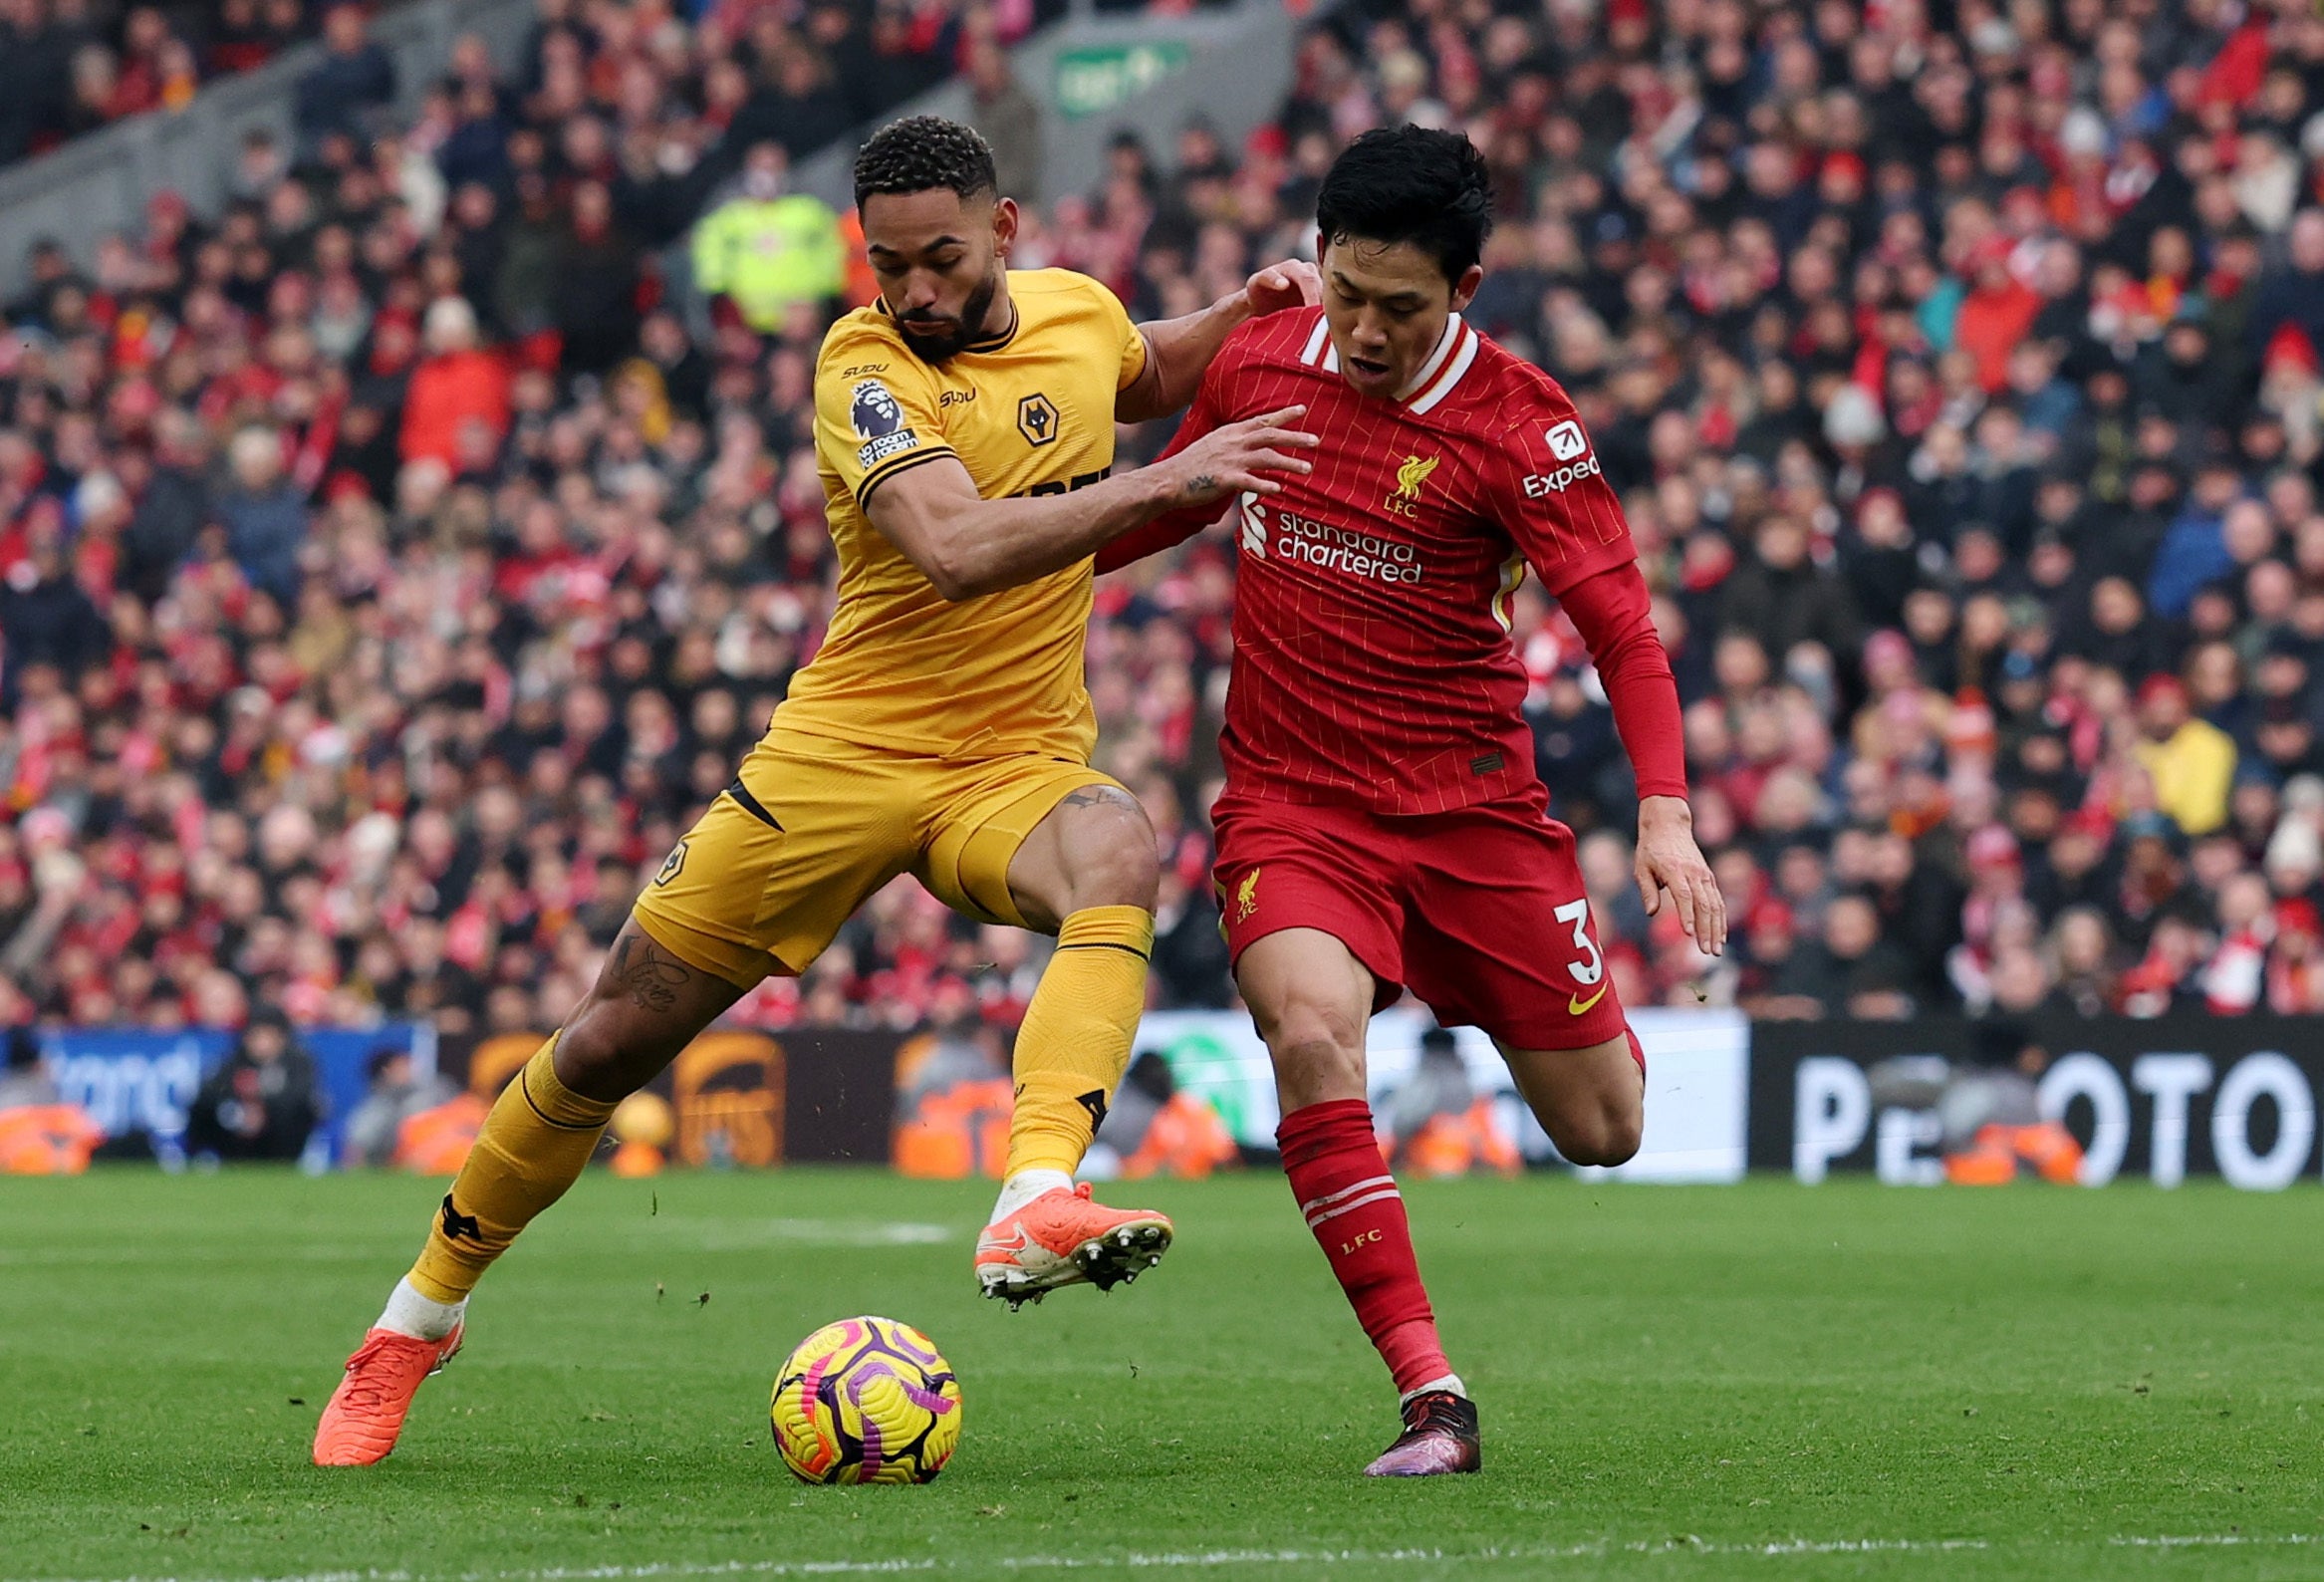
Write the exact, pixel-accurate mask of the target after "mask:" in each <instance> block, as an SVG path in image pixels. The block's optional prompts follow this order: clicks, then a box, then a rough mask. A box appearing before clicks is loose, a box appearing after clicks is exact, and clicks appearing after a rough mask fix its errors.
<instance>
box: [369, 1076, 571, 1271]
mask: <svg viewBox="0 0 2324 1582" xmlns="http://www.w3.org/2000/svg"><path fill="white" fill-rule="evenodd" d="M556 1048H557V1040H556V1038H555V1037H554V1036H553V1035H552V1036H551V1038H550V1039H549V1041H548V1042H547V1043H545V1044H543V1045H542V1046H541V1047H540V1050H539V1052H538V1053H536V1054H535V1055H534V1056H533V1058H532V1059H530V1060H528V1061H526V1062H525V1066H524V1069H523V1070H522V1071H519V1072H518V1073H517V1074H516V1080H515V1081H513V1082H511V1083H510V1084H509V1085H508V1086H507V1087H505V1088H503V1089H501V1090H500V1099H499V1101H498V1102H497V1103H495V1104H494V1105H493V1106H492V1113H491V1114H490V1115H488V1116H486V1117H485V1118H484V1130H483V1131H482V1132H481V1133H480V1134H478V1136H477V1138H476V1147H475V1148H474V1150H473V1151H471V1152H470V1153H469V1155H468V1163H467V1164H465V1165H463V1166H461V1167H460V1174H459V1176H458V1178H457V1179H456V1180H454V1181H453V1183H452V1189H451V1190H450V1191H449V1192H448V1193H446V1194H445V1196H444V1200H443V1206H442V1207H441V1208H440V1209H438V1210H437V1212H436V1220H435V1223H434V1225H432V1226H431V1227H429V1229H428V1232H427V1245H426V1246H425V1247H423V1248H421V1249H420V1253H419V1261H418V1262H417V1263H414V1264H413V1265H412V1266H411V1273H410V1274H409V1275H407V1276H406V1278H408V1279H409V1280H410V1281H411V1284H412V1286H413V1288H414V1289H416V1290H417V1291H418V1292H419V1294H420V1295H422V1296H424V1297H426V1298H427V1299H428V1300H429V1301H431V1302H457V1301H459V1300H461V1299H462V1298H463V1297H465V1296H466V1295H467V1294H468V1293H469V1292H470V1291H472V1290H474V1289H475V1288H476V1282H477V1281H478V1280H481V1279H482V1278H484V1271H485V1270H486V1269H488V1268H490V1267H492V1260H493V1259H494V1258H497V1257H499V1256H500V1255H501V1254H502V1253H503V1252H506V1251H507V1250H508V1244H509V1243H510V1242H511V1241H514V1240H515V1239H516V1236H517V1232H518V1231H520V1230H522V1229H524V1227H525V1226H526V1225H528V1224H531V1223H532V1221H533V1216H534V1215H535V1214H537V1213H539V1212H540V1211H541V1210H542V1209H544V1208H546V1207H548V1206H549V1205H550V1204H551V1203H553V1202H555V1201H556V1200H557V1199H558V1198H560V1197H562V1196H564V1195H565V1188H566V1187H568V1186H572V1185H573V1184H574V1182H576V1181H577V1180H579V1179H580V1177H581V1172H582V1169H583V1167H584V1166H586V1165H588V1164H589V1157H590V1155H592V1154H594V1153H596V1152H597V1140H598V1139H599V1138H600V1137H601V1136H603V1135H604V1133H605V1129H606V1121H607V1119H608V1118H609V1117H610V1116H612V1114H613V1113H614V1107H613V1106H612V1105H610V1104H602V1103H600V1102H599V1101H597V1100H596V1099H585V1098H583V1097H582V1096H581V1095H580V1094H578V1093H575V1092H574V1091H573V1090H572V1089H570V1088H568V1087H566V1086H565V1084H564V1083H562V1082H559V1081H558V1080H557V1072H556V1068H555V1066H554V1065H553V1064H552V1063H551V1060H550V1056H551V1055H552V1054H553V1053H554V1051H555V1050H556Z"/></svg>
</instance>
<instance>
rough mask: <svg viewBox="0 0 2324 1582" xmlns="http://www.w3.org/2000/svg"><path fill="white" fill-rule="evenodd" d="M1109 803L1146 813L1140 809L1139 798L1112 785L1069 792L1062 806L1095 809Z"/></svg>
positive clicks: (1087, 786) (1095, 786)
mask: <svg viewBox="0 0 2324 1582" xmlns="http://www.w3.org/2000/svg"><path fill="white" fill-rule="evenodd" d="M1108 803H1111V804H1113V805H1114V806H1115V807H1120V808H1132V809H1136V810H1137V811H1140V812H1144V811H1145V810H1144V809H1143V808H1142V807H1140V805H1139V801H1138V798H1136V797H1134V796H1132V795H1131V794H1130V793H1129V792H1127V791H1125V790H1123V789H1122V788H1121V787H1120V786H1112V785H1086V786H1083V787H1082V788H1081V789H1079V790H1078V791H1068V792H1067V793H1066V794H1065V800H1064V802H1063V803H1062V804H1061V805H1062V806H1064V807H1069V808H1095V807H1104V806H1106V805H1107V804H1108Z"/></svg>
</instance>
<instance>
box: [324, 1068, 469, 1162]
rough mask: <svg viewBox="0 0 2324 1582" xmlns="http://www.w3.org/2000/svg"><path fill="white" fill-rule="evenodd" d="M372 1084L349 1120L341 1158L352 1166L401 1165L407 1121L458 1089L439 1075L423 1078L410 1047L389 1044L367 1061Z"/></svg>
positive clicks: (367, 1072) (366, 1070)
mask: <svg viewBox="0 0 2324 1582" xmlns="http://www.w3.org/2000/svg"><path fill="white" fill-rule="evenodd" d="M365 1075H366V1077H367V1078H368V1079H369V1082H370V1086H369V1087H368V1088H367V1089H366V1090H365V1092H364V1099H363V1103H361V1104H359V1105H357V1106H356V1109H355V1113H354V1114H353V1115H351V1116H349V1117H348V1118H347V1130H346V1133H345V1138H344V1141H343V1143H342V1144H341V1150H340V1157H341V1160H342V1162H343V1163H346V1164H349V1165H391V1164H394V1163H396V1162H397V1151H398V1144H399V1143H400V1142H401V1140H402V1134H403V1126H404V1123H405V1122H407V1121H409V1120H411V1119H412V1118H413V1117H414V1116H418V1115H423V1114H425V1113H426V1112H428V1111H430V1110H433V1109H435V1108H436V1107H437V1106H438V1105H441V1104H443V1103H445V1102H446V1101H448V1100H449V1099H451V1098H452V1097H453V1096H454V1094H455V1093H456V1092H457V1091H458V1090H457V1089H455V1088H454V1087H453V1086H452V1084H451V1083H450V1082H449V1081H447V1080H446V1079H445V1078H444V1077H443V1076H442V1075H441V1074H440V1073H436V1072H430V1073H428V1074H427V1075H425V1076H422V1075H420V1074H419V1072H418V1069H417V1066H416V1063H415V1062H414V1061H413V1060H412V1058H411V1052H410V1051H409V1050H407V1049H398V1048H395V1047H393V1046H388V1047H386V1048H382V1049H377V1050H374V1051H373V1052H372V1057H371V1059H370V1060H369V1061H367V1062H366V1063H365Z"/></svg>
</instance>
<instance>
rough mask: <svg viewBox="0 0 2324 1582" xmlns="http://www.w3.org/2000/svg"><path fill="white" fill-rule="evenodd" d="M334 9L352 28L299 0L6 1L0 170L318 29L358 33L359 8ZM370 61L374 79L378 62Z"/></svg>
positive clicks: (180, 97) (256, 61) (0, 30)
mask: <svg viewBox="0 0 2324 1582" xmlns="http://www.w3.org/2000/svg"><path fill="white" fill-rule="evenodd" d="M342 4H343V5H344V8H345V9H346V10H348V11H349V12H350V13H351V17H350V19H349V20H348V21H343V22H336V23H334V22H331V21H328V20H324V21H322V22H321V23H319V22H318V17H317V12H318V11H319V10H320V9H322V8H319V7H316V6H314V5H311V4H309V3H307V0H217V3H215V4H205V5H191V4H184V3H172V0H152V3H147V4H129V5H117V4H107V3H103V0H6V3H5V4H0V165H9V164H14V163H15V162H16V161H18V160H19V159H23V158H27V157H29V156H31V155H33V154H38V153H44V152H46V151H48V150H49V149H51V148H54V147H57V146H58V145H59V144H61V143H64V142H67V141H69V140H70V139H72V138H74V137H78V136H81V135H82V134H84V133H86V132H94V131H96V130H97V129H98V128H100V127H104V126H107V125H110V124H111V123H113V122H117V121H121V120H123V119H124V118H126V117H129V116H141V115H143V114H145V113H146V112H147V111H154V110H183V109H184V108H185V107H186V105H187V104H189V103H191V101H192V99H193V96H194V95H195V94H196V93H197V92H199V91H200V89H201V85H202V84H203V83H205V82H208V81H209V80H211V79H212V78H217V77H224V76H229V75H231V74H233V73H235V72H246V71H249V70H250V69H252V68H253V67H257V66H263V65H264V64H265V63H266V62H268V61H270V60H272V59H273V58H274V57H275V56H277V55H279V54H281V53H282V52H283V51H284V50H287V49H289V48H290V47H291V46H292V45H294V44H298V43H301V42H303V41H305V40H307V39H310V38H313V37H315V36H316V35H317V33H318V32H319V31H333V30H336V31H339V32H341V33H343V34H344V32H345V31H346V30H347V29H349V28H351V27H355V28H360V26H361V21H362V13H361V11H360V10H358V9H357V8H356V7H355V6H353V5H345V4H344V0H342ZM367 64H368V66H369V67H370V71H371V74H372V75H373V76H374V77H376V75H377V72H378V69H379V66H380V65H381V64H382V63H381V59H380V58H378V57H376V56H375V57H374V58H373V59H372V60H371V61H369V62H368V63H367ZM366 86H373V85H372V84H369V83H367V85H366ZM387 86H388V88H389V90H390V91H391V90H392V77H391V76H390V77H389V79H388V84H387Z"/></svg>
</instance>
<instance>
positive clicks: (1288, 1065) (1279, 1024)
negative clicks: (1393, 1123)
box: [1267, 1003, 1364, 1112]
mask: <svg viewBox="0 0 2324 1582" xmlns="http://www.w3.org/2000/svg"><path fill="white" fill-rule="evenodd" d="M1267 1049H1268V1052H1269V1054H1271V1055H1272V1056H1273V1057H1274V1061H1275V1086H1276V1089H1277V1091H1278V1094H1279V1095H1280V1097H1281V1099H1282V1104H1283V1108H1284V1110H1285V1111H1286V1112H1288V1111H1291V1110H1297V1109H1303V1108H1305V1107H1306V1106H1308V1105H1310V1104H1323V1103H1325V1102H1327V1101H1330V1100H1333V1099H1361V1098H1362V1097H1364V1034H1363V1029H1362V1028H1361V1027H1359V1026H1357V1025H1356V1024H1355V1023H1354V1022H1352V1021H1350V1020H1349V1019H1348V1018H1347V1017H1345V1016H1343V1015H1341V1014H1340V1013H1339V1012H1337V1011H1335V1010H1333V1009H1331V1008H1329V1007H1327V1006H1321V1005H1306V1004H1297V1003H1294V1004H1292V1005H1289V1006H1286V1007H1285V1008H1284V1010H1283V1012H1282V1014H1281V1015H1280V1016H1279V1017H1278V1018H1277V1019H1276V1021H1275V1023H1274V1025H1273V1026H1272V1027H1271V1028H1269V1029H1267Z"/></svg>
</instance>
